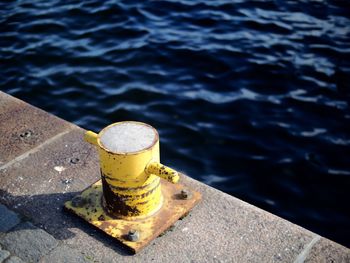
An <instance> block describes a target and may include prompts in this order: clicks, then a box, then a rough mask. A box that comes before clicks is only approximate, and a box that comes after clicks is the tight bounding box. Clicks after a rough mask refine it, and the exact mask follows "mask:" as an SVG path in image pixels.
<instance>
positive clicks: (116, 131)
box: [99, 121, 158, 154]
mask: <svg viewBox="0 0 350 263" xmlns="http://www.w3.org/2000/svg"><path fill="white" fill-rule="evenodd" d="M99 141H100V144H101V145H102V146H103V147H104V148H105V149H106V150H108V151H109V152H113V153H120V154H129V153H138V152H140V151H144V150H147V149H149V148H151V147H152V146H153V145H154V144H155V143H156V142H157V141H158V132H157V130H156V129H155V128H153V127H152V126H150V125H148V124H146V123H142V122H135V121H124V122H117V123H113V124H111V125H109V126H107V127H106V128H104V129H103V130H102V131H101V132H100V134H99Z"/></svg>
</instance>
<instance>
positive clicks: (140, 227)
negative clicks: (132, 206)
mask: <svg viewBox="0 0 350 263" xmlns="http://www.w3.org/2000/svg"><path fill="white" fill-rule="evenodd" d="M161 189H162V194H163V198H164V201H163V206H162V208H161V209H160V210H159V211H158V212H157V213H156V214H154V215H151V216H149V217H147V218H143V219H128V220H126V219H116V218H113V217H111V216H109V215H108V214H107V213H106V212H105V211H104V209H103V207H102V183H101V180H99V181H97V182H96V183H94V184H92V185H91V186H89V187H88V188H87V189H85V190H84V191H83V192H82V193H81V194H80V195H78V196H76V197H75V198H77V197H79V198H80V199H81V200H83V202H80V204H78V205H77V204H75V206H73V205H72V201H67V202H66V203H65V208H66V209H67V210H68V211H71V212H73V213H74V214H76V215H78V216H79V217H81V218H83V219H84V220H85V221H87V222H89V223H90V224H92V225H94V226H95V227H97V228H99V229H101V230H102V231H103V232H105V233H106V234H108V235H110V236H112V237H113V238H115V239H117V240H118V241H119V242H121V243H122V244H123V245H125V246H126V247H127V248H128V249H130V251H131V252H132V253H137V252H138V251H140V250H141V249H142V248H144V247H145V246H147V245H148V244H149V243H150V242H151V241H152V240H154V239H155V238H156V237H157V236H159V235H160V234H162V233H163V232H164V231H165V230H167V229H168V228H169V227H171V226H172V225H173V224H174V223H175V222H176V221H177V220H178V219H180V218H182V217H184V216H186V215H187V214H188V213H189V211H190V210H191V209H192V208H193V207H194V206H195V205H196V204H197V203H198V202H199V201H200V200H201V194H200V193H199V192H196V191H192V190H190V189H188V188H187V187H185V186H184V185H182V184H172V183H169V182H167V181H166V180H163V179H161ZM183 189H186V190H188V191H189V192H190V196H189V197H188V198H187V199H184V198H183V196H182V195H181V191H182V190H183ZM130 230H136V231H138V233H139V239H138V240H137V241H134V242H132V241H129V239H128V233H129V231H130Z"/></svg>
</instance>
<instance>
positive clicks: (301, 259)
mask: <svg viewBox="0 0 350 263" xmlns="http://www.w3.org/2000/svg"><path fill="white" fill-rule="evenodd" d="M320 239H321V237H320V236H319V235H317V236H315V237H314V238H313V239H312V240H311V242H310V243H309V244H308V245H307V246H306V247H305V248H304V249H303V251H301V253H300V254H299V255H298V256H297V258H296V259H295V260H294V263H303V262H304V261H305V259H306V257H307V256H308V255H309V253H310V250H311V249H312V247H313V246H314V245H315V244H316V243H317V242H318V241H319V240H320Z"/></svg>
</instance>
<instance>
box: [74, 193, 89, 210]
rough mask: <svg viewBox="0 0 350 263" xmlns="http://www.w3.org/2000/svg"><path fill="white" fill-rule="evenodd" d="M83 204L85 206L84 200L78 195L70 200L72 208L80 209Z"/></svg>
mask: <svg viewBox="0 0 350 263" xmlns="http://www.w3.org/2000/svg"><path fill="white" fill-rule="evenodd" d="M85 204H86V199H85V198H83V197H81V196H79V195H78V196H76V197H74V198H73V199H72V206H74V207H82V206H84V205H85Z"/></svg>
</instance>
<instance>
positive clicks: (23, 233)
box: [0, 222, 58, 262]
mask: <svg viewBox="0 0 350 263" xmlns="http://www.w3.org/2000/svg"><path fill="white" fill-rule="evenodd" d="M0 243H1V244H2V245H3V247H5V248H6V250H8V251H10V252H11V254H14V255H17V256H19V257H20V258H22V259H24V260H26V261H28V262H39V260H40V258H41V257H42V256H43V255H45V254H47V253H49V252H50V251H51V250H52V249H54V248H55V247H56V246H57V245H58V241H57V240H56V239H55V238H53V237H52V236H51V235H49V234H48V233H46V232H45V231H43V230H42V229H40V228H37V227H35V226H33V225H32V224H31V223H28V222H25V223H22V224H20V225H18V226H17V227H15V228H14V229H12V230H11V231H10V232H8V233H7V234H6V235H5V236H3V237H0Z"/></svg>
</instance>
